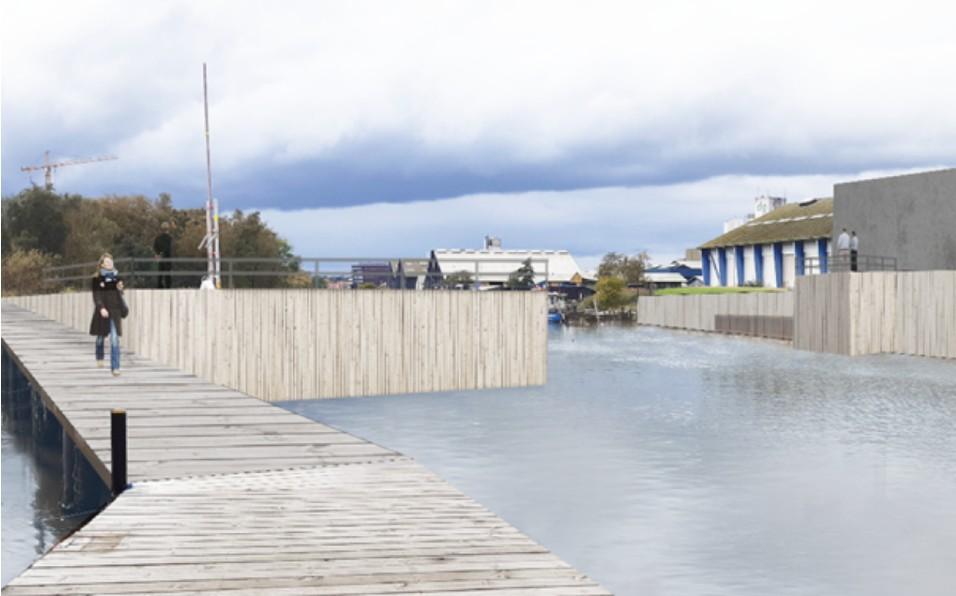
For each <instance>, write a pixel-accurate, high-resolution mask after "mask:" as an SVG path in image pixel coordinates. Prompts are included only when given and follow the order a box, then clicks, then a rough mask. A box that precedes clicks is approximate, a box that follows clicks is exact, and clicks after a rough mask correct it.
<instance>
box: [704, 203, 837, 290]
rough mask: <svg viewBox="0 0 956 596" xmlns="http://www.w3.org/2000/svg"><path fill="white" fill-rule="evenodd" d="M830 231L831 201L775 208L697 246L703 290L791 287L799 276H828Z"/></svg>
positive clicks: (831, 222)
mask: <svg viewBox="0 0 956 596" xmlns="http://www.w3.org/2000/svg"><path fill="white" fill-rule="evenodd" d="M768 198H770V199H773V197H768ZM832 229H833V199H813V200H810V201H804V202H802V203H792V204H789V205H787V204H782V203H780V204H777V205H774V206H773V207H772V208H771V209H770V210H769V212H767V213H766V214H764V215H763V216H761V217H757V218H755V219H752V220H750V221H748V222H747V223H745V224H743V225H741V226H739V227H736V228H734V229H732V230H730V231H729V232H727V233H725V234H722V235H720V236H718V237H717V238H714V239H713V240H711V241H710V242H707V243H705V244H703V245H701V247H700V248H701V260H702V273H703V278H704V285H707V286H728V287H737V286H744V285H748V284H749V285H761V286H765V287H776V288H792V287H793V285H794V280H795V279H796V278H797V277H798V276H801V275H813V274H817V273H826V272H827V270H828V262H829V255H830V254H832V250H831V246H830V235H831V233H832Z"/></svg>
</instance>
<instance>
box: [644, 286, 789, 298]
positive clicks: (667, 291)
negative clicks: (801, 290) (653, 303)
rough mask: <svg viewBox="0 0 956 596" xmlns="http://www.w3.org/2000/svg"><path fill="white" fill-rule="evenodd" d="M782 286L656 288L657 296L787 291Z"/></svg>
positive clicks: (655, 293)
mask: <svg viewBox="0 0 956 596" xmlns="http://www.w3.org/2000/svg"><path fill="white" fill-rule="evenodd" d="M786 291H787V290H784V289H780V288H764V287H758V286H752V287H751V286H742V287H736V288H729V287H727V288H725V287H720V286H700V287H696V288H694V287H690V288H664V289H663V290H656V291H655V292H654V295H655V296H693V295H697V294H746V293H753V292H786Z"/></svg>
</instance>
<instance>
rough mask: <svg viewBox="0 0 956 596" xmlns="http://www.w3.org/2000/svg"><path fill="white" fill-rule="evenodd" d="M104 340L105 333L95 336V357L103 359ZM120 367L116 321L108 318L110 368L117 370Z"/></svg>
mask: <svg viewBox="0 0 956 596" xmlns="http://www.w3.org/2000/svg"><path fill="white" fill-rule="evenodd" d="M105 340H106V336H105V335H97V336H96V359H97V360H102V359H103V343H104V342H105ZM119 367H120V347H119V336H118V335H116V322H115V321H114V320H113V319H112V318H110V369H111V370H119Z"/></svg>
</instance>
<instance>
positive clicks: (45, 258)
mask: <svg viewBox="0 0 956 596" xmlns="http://www.w3.org/2000/svg"><path fill="white" fill-rule="evenodd" d="M53 264H54V258H53V257H52V256H50V255H48V254H44V253H42V252H40V251H38V250H35V249H32V250H19V249H17V250H12V251H10V252H9V253H6V254H4V255H3V264H2V267H0V268H2V278H3V279H2V282H3V295H4V296H17V295H24V294H39V293H42V292H45V291H47V290H48V287H47V284H46V283H45V282H44V273H43V270H44V269H45V268H47V267H50V266H52V265H53Z"/></svg>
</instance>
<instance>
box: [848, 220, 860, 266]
mask: <svg viewBox="0 0 956 596" xmlns="http://www.w3.org/2000/svg"><path fill="white" fill-rule="evenodd" d="M859 250H860V239H859V238H858V237H857V235H856V230H853V232H851V233H850V271H856V265H857V262H856V256H857V252H858V251H859Z"/></svg>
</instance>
